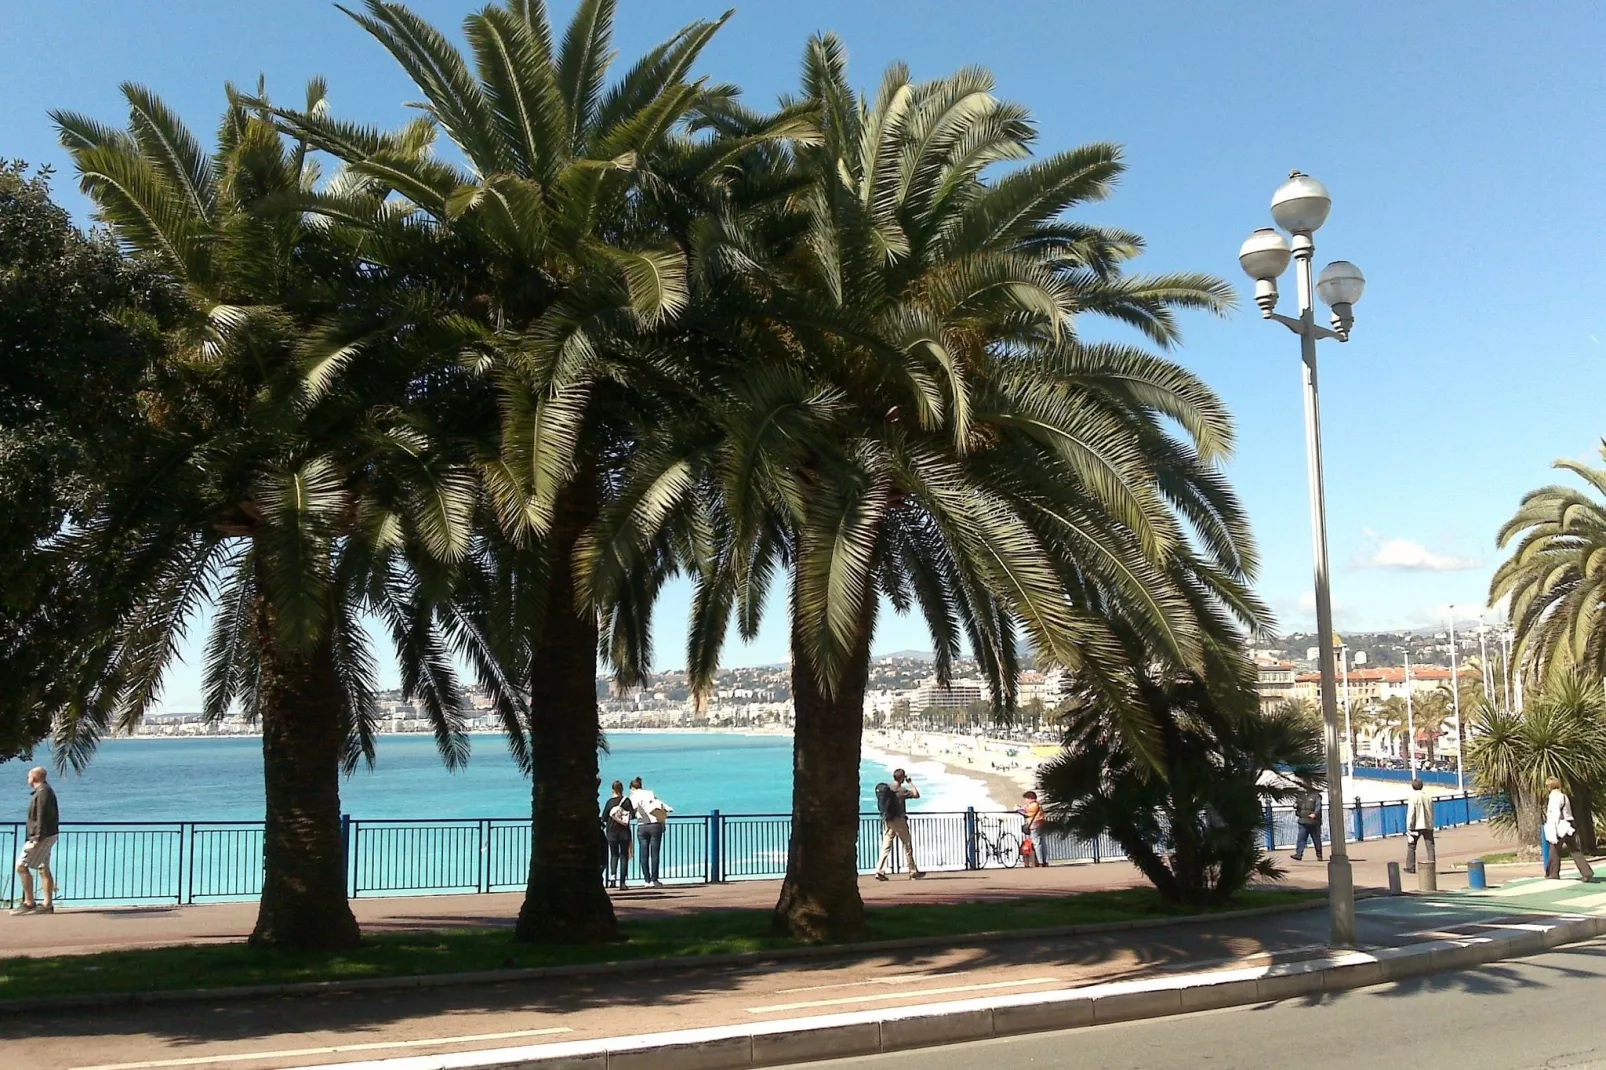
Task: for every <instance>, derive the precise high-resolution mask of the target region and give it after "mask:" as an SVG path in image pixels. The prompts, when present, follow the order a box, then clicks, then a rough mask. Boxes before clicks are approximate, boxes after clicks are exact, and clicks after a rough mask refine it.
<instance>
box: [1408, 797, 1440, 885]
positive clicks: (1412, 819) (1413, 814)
mask: <svg viewBox="0 0 1606 1070" xmlns="http://www.w3.org/2000/svg"><path fill="white" fill-rule="evenodd" d="M1419 840H1426V841H1427V845H1428V865H1429V866H1430V867H1432V866H1435V865H1436V863H1437V861H1438V856H1437V855H1436V854H1435V853H1434V851H1435V848H1434V846H1433V800H1432V799H1431V798H1429V797H1428V793H1427V792H1426V791H1425V790H1424V789H1423V787H1422V778H1421V777H1412V778H1411V800H1410V802H1407V803H1406V804H1405V872H1407V873H1415V872H1416V845H1417V841H1419Z"/></svg>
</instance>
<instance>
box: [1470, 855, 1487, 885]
mask: <svg viewBox="0 0 1606 1070" xmlns="http://www.w3.org/2000/svg"><path fill="white" fill-rule="evenodd" d="M1467 887H1468V888H1470V889H1471V890H1472V891H1474V892H1481V891H1483V890H1484V889H1485V888H1487V887H1489V877H1488V875H1487V874H1486V873H1484V870H1483V859H1481V858H1474V859H1473V860H1472V861H1470V862H1468V863H1467Z"/></svg>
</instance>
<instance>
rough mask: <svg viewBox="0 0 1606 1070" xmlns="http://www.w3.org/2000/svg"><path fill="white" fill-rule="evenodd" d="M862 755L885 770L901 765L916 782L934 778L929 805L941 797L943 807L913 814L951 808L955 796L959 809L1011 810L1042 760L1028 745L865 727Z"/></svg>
mask: <svg viewBox="0 0 1606 1070" xmlns="http://www.w3.org/2000/svg"><path fill="white" fill-rule="evenodd" d="M863 752H864V755H865V757H866V758H869V759H870V760H872V761H876V762H881V763H883V764H886V765H887V767H888V768H889V769H891V768H895V767H897V766H902V767H903V768H905V769H906V770H908V772H909V773H910V774H911V775H912V776H913V777H914V779H915V782H916V783H917V784H919V783H921V778H922V775H924V777H925V778H926V779H927V780H932V779H935V780H936V783H935V784H934V785H933V786H934V787H935V788H937V789H938V792H939V793H940V794H939V795H937V796H934V797H933V801H934V802H935V801H936V800H937V799H938V798H941V799H942V802H943V805H941V806H934V805H927V806H925V807H914V808H912V809H916V810H919V809H929V810H946V809H954V808H956V807H954V806H953V805H952V802H951V801H950V800H951V799H956V798H958V799H963V800H964V801H962V802H960V803H959V805H958V807H957V808H958V809H963V808H964V807H966V806H974V807H975V808H976V809H977V810H992V811H998V810H1014V809H1015V808H1016V807H1018V806H1019V805H1020V801H1021V800H1020V796H1021V792H1023V791H1026V790H1027V789H1028V788H1031V787H1033V786H1034V785H1035V784H1036V780H1037V766H1038V764H1039V762H1040V760H1041V759H1040V756H1038V755H1036V754H1033V753H1031V748H1030V747H1029V746H1027V745H1024V744H1019V743H1014V742H1010V741H1003V740H990V739H987V738H985V737H972V736H962V735H957V734H953V733H943V732H911V731H898V730H891V731H889V730H886V729H866V730H865V733H864V743H863ZM950 780H951V781H953V782H954V783H953V787H952V788H950V786H949V783H948V782H949V781H950ZM944 789H948V790H944Z"/></svg>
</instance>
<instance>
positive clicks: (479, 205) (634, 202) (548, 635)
mask: <svg viewBox="0 0 1606 1070" xmlns="http://www.w3.org/2000/svg"><path fill="white" fill-rule="evenodd" d="M352 17H353V18H354V19H356V20H357V22H358V23H360V24H361V25H362V27H363V28H364V29H366V30H367V31H368V32H369V33H370V34H372V35H373V36H374V37H375V38H376V39H377V40H378V41H379V42H380V43H381V44H382V45H383V46H384V47H385V48H386V49H387V50H388V51H389V52H390V53H391V55H392V56H393V57H394V58H395V59H396V60H397V62H398V63H400V64H401V66H402V67H403V69H404V70H406V72H407V73H408V75H409V76H410V77H411V78H412V79H413V81H414V82H415V84H416V85H417V87H418V89H419V91H420V93H421V94H422V95H423V98H424V101H425V103H424V105H423V108H424V111H425V118H424V119H423V120H421V121H420V123H419V124H415V125H414V126H412V127H409V130H408V131H407V132H404V134H403V135H401V136H400V137H398V136H394V135H385V134H383V133H381V132H379V131H377V130H372V129H367V128H362V127H356V126H352V125H350V124H346V123H342V122H339V121H336V120H334V119H332V118H330V117H329V116H327V115H324V114H316V113H310V112H292V111H281V112H279V117H280V121H281V122H282V123H283V124H284V125H285V127H286V128H287V129H288V130H290V131H293V132H294V133H295V134H296V135H297V136H299V137H304V138H306V139H307V140H308V142H309V143H311V144H312V145H314V146H316V147H317V148H319V149H322V150H324V151H327V152H329V153H331V154H333V155H334V156H336V157H338V158H339V159H341V160H342V161H344V162H345V164H346V166H347V168H348V169H349V171H350V172H352V173H353V174H356V175H360V176H362V177H363V178H364V180H365V181H364V182H363V183H362V184H361V185H358V186H353V187H350V188H348V189H343V190H340V191H336V192H333V193H331V192H327V191H325V192H320V193H319V194H318V195H316V196H311V197H307V198H304V199H303V204H304V205H305V207H307V208H308V209H310V210H312V211H314V212H319V213H322V214H324V215H325V216H327V217H328V218H330V219H333V220H340V221H342V222H344V223H346V224H348V225H351V226H354V227H356V228H358V229H359V230H361V231H363V232H365V233H366V234H367V237H366V238H365V240H364V244H363V248H362V251H363V254H364V255H365V256H370V257H373V258H374V259H376V260H378V261H380V262H384V261H385V260H387V259H388V258H389V257H391V256H393V255H396V254H397V253H398V251H400V252H404V253H405V252H407V251H410V250H412V249H414V248H415V246H416V244H417V243H418V242H420V241H422V242H425V243H427V244H428V245H429V246H430V247H431V249H432V250H433V251H434V255H435V256H437V257H438V259H439V263H440V267H439V269H438V271H439V274H440V281H439V283H438V289H439V290H440V291H441V293H442V294H443V296H444V298H445V304H446V309H445V312H444V315H443V314H442V312H441V310H439V309H436V308H428V309H425V310H424V311H425V312H426V316H425V317H424V320H423V322H430V323H433V327H432V329H433V330H434V331H435V333H436V334H437V336H438V337H440V338H441V339H443V340H451V341H450V344H451V345H452V346H454V347H455V348H454V349H453V353H454V355H455V354H456V353H458V352H462V353H464V354H465V357H464V363H465V364H467V365H469V366H471V367H472V368H473V369H474V370H475V372H476V374H478V375H481V376H483V377H485V378H487V379H488V380H489V381H491V382H493V383H494V384H495V389H496V391H497V393H498V397H499V399H500V401H499V403H500V406H501V417H500V421H499V426H500V439H501V441H500V447H499V451H498V455H497V456H496V457H494V458H487V459H486V463H485V465H484V481H483V491H484V495H485V498H486V501H487V502H488V503H489V504H490V506H491V507H492V509H493V511H494V516H495V528H496V530H495V532H494V533H493V535H492V537H491V538H489V539H488V540H487V542H486V544H485V545H486V547H487V548H488V554H489V559H488V564H487V566H486V569H485V570H484V572H483V575H484V576H485V577H487V582H488V584H489V586H487V587H485V589H484V597H483V598H480V599H479V601H478V603H477V604H478V605H479V607H480V612H479V613H478V615H477V616H476V621H477V626H478V627H479V629H480V630H481V631H482V632H483V633H485V634H491V633H493V632H494V633H497V634H500V635H501V636H502V639H500V640H498V645H499V646H500V647H501V648H502V649H503V651H504V653H505V652H506V651H514V652H516V653H515V654H514V655H513V656H516V657H519V658H522V664H521V667H520V673H519V675H520V678H521V680H522V682H523V683H524V684H525V685H526V686H527V687H529V689H530V697H529V715H528V720H527V722H526V724H525V725H524V726H523V727H522V728H521V729H517V730H515V732H514V733H513V739H514V744H515V746H518V747H522V746H524V738H525V735H526V733H527V737H528V748H529V755H530V759H531V763H532V779H533V788H532V820H533V830H532V851H531V862H530V875H529V882H528V886H527V889H526V894H525V900H524V904H523V906H522V908H521V909H520V912H519V921H518V926H517V930H516V931H517V935H518V937H519V938H520V939H524V940H549V939H550V940H561V941H573V940H607V939H611V938H613V937H614V936H615V935H616V934H617V923H616V920H615V918H614V914H613V910H612V907H611V905H610V903H609V901H608V899H607V896H606V894H605V892H604V890H603V888H602V885H601V881H600V879H599V874H600V872H601V858H600V855H599V854H598V851H599V846H598V837H597V832H596V821H597V816H596V815H597V795H596V786H597V781H596V776H597V768H598V764H597V743H598V739H599V719H598V713H597V704H596V688H595V675H596V667H597V659H598V650H599V645H600V646H601V648H602V649H603V650H605V651H606V652H607V653H608V655H609V657H610V658H611V659H612V661H613V663H614V667H615V670H616V672H618V673H619V674H620V675H621V676H622V677H624V678H627V679H631V680H632V681H634V680H635V679H636V678H639V677H640V676H641V675H642V674H643V673H644V672H645V669H646V666H647V664H648V656H649V654H650V636H649V634H648V630H647V619H648V614H649V612H650V608H651V604H652V600H653V596H654V595H655V593H656V591H657V589H658V587H659V586H660V585H661V584H662V582H663V580H664V579H665V577H666V576H667V575H668V573H669V571H670V570H671V569H672V568H674V567H675V565H676V561H677V557H676V554H677V552H678V551H677V550H676V549H675V546H674V545H672V541H673V540H671V538H670V536H669V535H668V534H667V530H668V529H667V528H666V529H664V530H663V531H660V532H658V533H656V534H654V535H652V536H650V537H648V538H646V539H645V540H644V541H643V542H641V543H640V544H639V545H628V544H627V543H626V542H622V541H621V540H619V539H615V538H610V537H606V536H604V535H600V534H599V533H598V529H599V526H600V525H602V524H603V523H604V521H605V520H606V519H607V517H608V515H609V512H608V511H609V509H610V508H613V507H615V506H618V503H619V501H620V498H621V496H622V494H623V493H624V492H623V490H622V488H623V487H624V486H625V485H626V483H627V481H628V479H627V477H628V476H629V474H630V473H631V472H632V471H634V470H635V469H636V468H640V467H641V466H642V462H641V461H640V460H639V458H638V454H639V453H640V444H641V442H642V440H643V439H644V438H648V439H650V438H652V437H653V436H655V435H656V434H658V433H659V432H660V431H661V430H662V429H664V428H666V427H669V426H670V425H672V424H673V423H674V422H675V420H676V418H677V417H676V412H677V406H680V407H683V406H685V405H690V404H691V403H692V399H693V397H694V394H693V392H692V383H691V380H690V378H689V376H688V374H687V372H686V362H687V360H688V359H690V357H691V356H692V355H693V354H690V353H688V352H686V351H685V350H684V349H683V348H673V347H668V346H665V345H664V344H662V343H663V339H664V337H665V336H663V335H661V334H659V335H655V334H653V331H654V330H655V329H657V328H661V327H663V325H664V324H665V323H666V322H669V321H672V320H673V318H674V317H675V315H676V314H677V313H678V312H679V311H680V310H681V309H682V308H683V307H684V306H685V304H686V302H687V296H688V294H687V291H688V279H687V262H686V254H685V251H684V249H683V247H682V246H681V245H679V244H677V243H676V242H675V241H674V240H673V239H674V237H675V234H676V233H677V232H684V231H686V230H687V229H689V228H691V227H692V225H693V221H694V219H693V220H688V219H686V218H683V213H685V212H686V211H688V210H689V211H691V214H692V216H693V217H694V218H695V216H696V211H695V209H694V208H691V209H688V206H687V205H686V204H685V203H683V197H684V195H686V193H687V191H688V190H690V189H694V188H695V187H696V186H697V185H698V184H699V183H703V182H705V181H711V180H713V179H714V178H715V177H716V176H720V175H723V174H725V173H726V172H727V171H728V170H729V169H730V163H729V158H730V155H731V153H732V152H733V151H734V152H740V151H742V150H743V148H745V147H746V146H748V145H750V144H752V142H753V141H755V140H763V139H766V138H775V137H779V136H783V135H784V134H785V133H786V132H787V130H788V129H789V128H790V127H791V126H792V125H794V124H793V118H792V117H790V116H788V115H784V114H783V115H781V116H779V117H778V118H777V119H776V120H775V121H774V122H773V123H770V124H768V125H765V124H758V128H755V129H754V130H752V131H750V137H749V138H748V139H745V140H739V141H738V142H736V143H735V144H734V145H730V144H725V143H723V142H721V141H719V140H718V139H713V140H708V139H693V138H691V137H690V135H689V134H688V132H687V131H686V129H685V124H686V123H687V121H688V120H689V119H690V118H691V117H692V116H693V113H694V110H695V109H696V108H697V107H698V106H700V104H701V103H702V102H704V101H705V100H707V99H708V98H709V94H710V93H711V92H713V91H710V90H706V89H705V87H703V86H702V85H701V84H700V83H698V82H696V81H693V80H691V78H690V76H689V72H690V70H691V68H692V65H693V64H694V63H695V62H696V60H697V57H698V55H699V54H700V52H701V50H702V49H703V47H704V46H705V45H706V44H707V43H708V41H709V39H710V38H711V37H712V36H713V34H714V33H715V32H716V31H717V30H718V28H719V26H720V25H721V22H722V21H723V20H721V22H694V23H692V24H690V25H688V26H687V27H686V28H685V29H683V30H682V31H681V32H679V33H678V34H676V35H675V36H674V37H672V38H671V39H670V40H668V41H666V42H665V43H663V44H662V45H660V46H658V47H657V48H655V49H653V50H652V51H651V52H649V53H648V54H647V55H646V56H644V57H643V58H642V59H641V60H640V61H639V62H638V63H637V64H636V65H635V66H634V67H633V68H631V70H630V71H629V72H628V73H627V74H626V75H625V76H624V77H623V78H622V79H620V80H618V81H617V82H615V83H614V84H613V85H611V86H609V85H607V76H608V69H609V64H610V61H611V59H612V52H611V49H610V41H611V33H612V24H613V18H614V4H613V2H612V0H583V2H582V3H581V4H580V5H579V7H578V8H577V10H576V12H575V15H574V18H573V20H572V21H571V23H570V25H569V27H568V30H567V32H566V33H565V35H564V37H563V40H562V42H561V45H554V43H553V35H552V32H551V28H550V26H549V25H548V22H547V18H546V14H545V10H544V8H543V6H542V5H541V4H540V3H537V2H530V0H508V2H506V3H504V4H499V5H492V6H488V7H486V8H485V9H484V10H483V11H481V12H479V13H477V14H474V15H470V16H469V17H468V18H467V19H466V20H465V21H464V34H465V36H466V37H467V39H468V42H469V44H470V46H471V48H472V51H473V58H472V62H471V61H470V60H469V59H468V58H466V57H465V56H463V55H462V54H461V53H460V52H459V51H458V50H457V49H456V48H455V47H453V46H452V45H451V44H450V42H449V41H447V39H446V38H445V37H444V36H443V35H442V34H441V33H440V32H439V31H437V30H435V29H434V28H433V27H431V26H430V25H429V24H428V23H426V22H425V21H424V20H422V19H420V18H419V17H418V16H417V15H415V14H414V13H412V12H411V11H409V10H408V9H407V8H405V7H403V6H402V5H399V4H394V3H386V2H383V0H367V2H366V3H365V5H364V7H363V9H362V10H361V11H360V12H354V13H352ZM437 129H438V130H440V131H443V132H444V133H445V134H446V135H447V136H448V137H449V138H450V139H451V140H452V142H453V144H454V146H455V147H456V149H457V150H458V151H459V152H460V153H461V156H462V158H463V160H464V163H463V164H461V165H459V164H457V163H454V162H449V161H447V160H446V159H444V158H442V157H441V156H440V155H437V154H434V153H426V152H415V151H409V146H410V145H412V144H414V143H416V142H419V141H422V140H425V139H427V136H428V134H430V133H432V132H433V131H435V130H437ZM672 210H673V211H675V212H677V213H680V214H676V217H675V221H674V225H673V226H671V224H670V222H669V221H668V220H667V219H666V213H669V212H671V211H672ZM431 317H433V319H432V318H431ZM419 322H420V320H419V317H418V314H417V310H416V309H409V310H405V311H404V312H403V313H402V314H400V315H398V317H397V323H398V325H400V326H401V329H402V330H403V331H404V332H407V333H410V332H412V331H413V330H414V328H415V327H416V326H417V324H418V323H419ZM633 466H634V467H633ZM674 478H675V475H674V473H673V472H672V473H671V474H670V479H671V481H673V479H674ZM632 485H634V484H632ZM648 493H651V490H650V487H649V489H648ZM634 501H635V499H632V502H634ZM620 508H622V510H623V513H624V515H625V516H627V517H628V516H629V515H631V514H632V509H633V508H634V505H633V504H631V505H627V506H623V507H620ZM617 511H618V510H616V512H617ZM654 515H655V517H657V519H658V520H659V521H662V522H663V523H665V524H671V523H678V522H679V521H681V520H683V519H685V518H686V517H688V516H689V513H688V512H687V510H686V509H685V508H682V507H679V506H677V507H675V508H673V509H666V510H661V511H658V512H656V513H654ZM685 543H686V539H685V538H682V539H681V540H680V545H681V546H684V545H685ZM498 592H499V593H498ZM495 614H500V615H501V617H502V620H501V621H500V622H498V621H496V620H493V619H491V617H492V616H494V615H495ZM604 629H606V630H605V631H604Z"/></svg>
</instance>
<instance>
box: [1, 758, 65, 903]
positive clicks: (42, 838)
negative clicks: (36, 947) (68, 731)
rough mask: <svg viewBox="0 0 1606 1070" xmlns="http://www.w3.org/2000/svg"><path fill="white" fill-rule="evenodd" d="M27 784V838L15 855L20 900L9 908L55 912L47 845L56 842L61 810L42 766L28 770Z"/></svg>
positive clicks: (49, 845) (53, 885)
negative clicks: (36, 894) (36, 886)
mask: <svg viewBox="0 0 1606 1070" xmlns="http://www.w3.org/2000/svg"><path fill="white" fill-rule="evenodd" d="M28 787H29V789H30V790H31V791H32V792H33V798H32V799H30V800H29V802H28V830H27V836H28V838H27V840H25V841H24V842H23V845H22V853H21V854H19V855H18V856H17V875H18V876H19V877H21V878H22V902H21V903H19V904H18V905H17V906H16V907H14V908H12V911H11V913H13V914H54V913H55V912H56V878H55V875H54V874H52V873H51V872H50V849H51V848H52V847H55V846H56V837H57V836H58V835H60V833H61V811H60V809H59V808H58V806H57V805H56V792H55V790H54V789H53V788H51V786H50V785H49V784H48V783H47V782H46V773H45V769H44V766H35V767H34V768H32V769H30V770H28ZM34 870H38V871H39V894H40V897H41V898H42V899H43V902H41V901H40V900H39V899H35V898H34V888H33V871H34Z"/></svg>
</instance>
